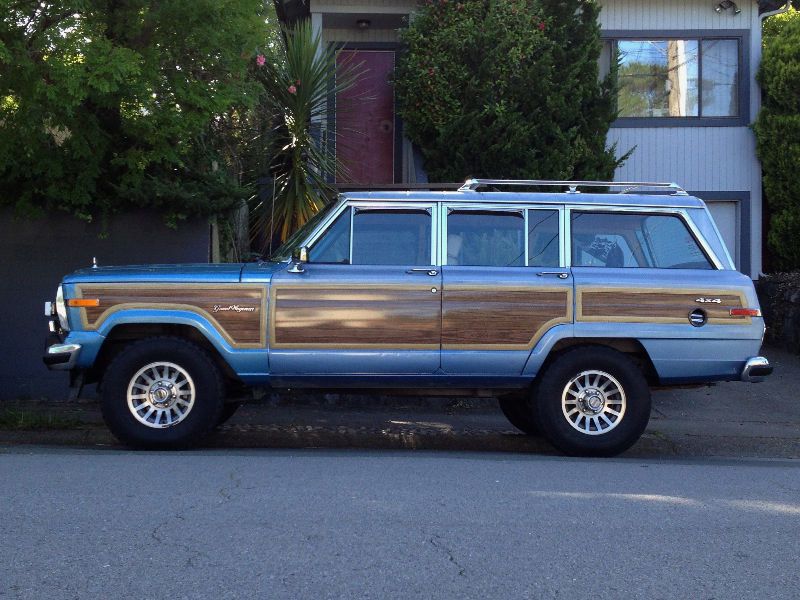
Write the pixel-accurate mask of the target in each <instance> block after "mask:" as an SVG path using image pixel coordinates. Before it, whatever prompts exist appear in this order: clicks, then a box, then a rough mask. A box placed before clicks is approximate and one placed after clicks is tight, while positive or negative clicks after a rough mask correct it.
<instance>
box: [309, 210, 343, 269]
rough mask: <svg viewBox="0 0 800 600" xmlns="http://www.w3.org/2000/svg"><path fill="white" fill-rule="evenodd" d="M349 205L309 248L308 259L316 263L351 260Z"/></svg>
mask: <svg viewBox="0 0 800 600" xmlns="http://www.w3.org/2000/svg"><path fill="white" fill-rule="evenodd" d="M351 212H352V210H351V208H350V207H348V208H347V209H346V210H345V211H344V212H343V213H342V214H341V215H339V216H338V217H336V221H334V222H333V225H331V226H330V227H329V228H328V230H327V231H326V232H325V233H324V234H323V235H322V237H321V238H319V239H318V240H317V241H316V242H315V243H314V245H313V246H312V247H311V248H309V249H308V261H309V262H314V263H342V264H347V263H349V262H350V214H351Z"/></svg>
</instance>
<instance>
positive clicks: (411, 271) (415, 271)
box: [406, 268, 439, 277]
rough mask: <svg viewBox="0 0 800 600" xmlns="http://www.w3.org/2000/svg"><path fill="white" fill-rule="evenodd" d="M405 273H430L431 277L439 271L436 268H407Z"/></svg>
mask: <svg viewBox="0 0 800 600" xmlns="http://www.w3.org/2000/svg"><path fill="white" fill-rule="evenodd" d="M406 273H408V274H409V275H421V274H423V273H424V274H426V275H430V276H431V277H435V276H436V275H438V274H439V271H437V270H436V269H421V268H420V269H409V270H408V271H406Z"/></svg>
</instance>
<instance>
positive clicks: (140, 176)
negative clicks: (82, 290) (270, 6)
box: [0, 0, 268, 220]
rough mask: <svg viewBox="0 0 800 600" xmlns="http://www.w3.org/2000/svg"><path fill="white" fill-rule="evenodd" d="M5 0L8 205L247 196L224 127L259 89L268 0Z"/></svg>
mask: <svg viewBox="0 0 800 600" xmlns="http://www.w3.org/2000/svg"><path fill="white" fill-rule="evenodd" d="M4 6H5V7H6V9H5V10H4V11H3V13H2V14H0V205H11V206H16V207H17V208H18V209H19V211H20V212H22V213H31V212H34V213H35V212H41V211H42V210H51V209H57V210H64V211H67V212H70V213H72V214H75V215H77V216H79V217H81V218H84V219H87V220H88V219H91V218H92V217H93V216H94V215H97V214H108V213H110V212H113V211H114V210H116V209H119V208H124V207H128V206H150V207H156V208H158V209H159V210H162V211H163V212H165V213H166V214H169V215H172V216H173V217H174V218H179V217H181V216H183V215H186V214H198V213H213V212H217V211H218V210H220V209H221V208H224V207H225V206H228V205H229V204H231V203H232V202H233V201H234V200H236V199H237V198H244V197H246V194H245V192H244V190H243V189H242V188H241V187H240V186H239V182H238V181H237V179H236V177H233V176H232V175H231V173H230V171H229V170H227V169H226V168H225V166H226V165H225V160H224V156H223V155H224V151H223V149H222V148H221V145H220V143H218V142H219V140H218V138H216V137H215V132H216V131H217V130H218V124H219V123H220V122H221V121H224V120H225V119H226V118H228V117H229V116H230V113H231V111H232V110H234V109H236V108H237V107H248V106H252V105H253V104H254V103H255V100H256V98H257V97H258V95H259V94H260V93H261V92H260V86H259V85H258V84H257V83H256V82H255V80H254V79H253V77H252V76H251V75H252V73H253V72H254V71H255V67H256V65H255V58H256V52H257V49H258V48H259V46H260V45H261V44H263V43H264V42H265V40H266V39H267V37H268V25H267V23H266V21H265V15H264V10H265V9H264V4H263V3H262V2H261V0H164V1H163V2H151V1H149V0H130V1H127V2H100V1H98V0H77V1H74V0H72V1H70V0H54V1H52V2H12V3H11V4H8V3H5V4H4Z"/></svg>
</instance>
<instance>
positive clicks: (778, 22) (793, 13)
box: [761, 1, 800, 47]
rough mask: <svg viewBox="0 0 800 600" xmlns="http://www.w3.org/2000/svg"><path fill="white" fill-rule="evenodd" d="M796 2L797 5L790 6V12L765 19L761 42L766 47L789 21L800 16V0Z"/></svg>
mask: <svg viewBox="0 0 800 600" xmlns="http://www.w3.org/2000/svg"><path fill="white" fill-rule="evenodd" d="M794 4H795V6H794V7H793V8H790V9H789V11H788V12H785V13H781V14H779V15H773V16H771V17H769V18H768V19H764V25H763V26H762V28H761V43H762V45H763V46H764V47H766V46H767V45H769V43H770V41H772V40H773V39H774V38H775V37H777V36H778V35H779V34H780V33H781V31H783V28H784V27H785V26H786V24H787V23H788V22H789V21H791V20H793V19H797V18H800V11H798V9H797V7H798V6H800V1H795V2H794Z"/></svg>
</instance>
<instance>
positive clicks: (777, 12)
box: [759, 0, 792, 23]
mask: <svg viewBox="0 0 800 600" xmlns="http://www.w3.org/2000/svg"><path fill="white" fill-rule="evenodd" d="M791 7H792V0H786V5H785V6H784V7H783V8H778V9H776V10H770V11H767V12H765V13H763V14H761V15H759V19H761V22H762V23H763V22H764V19H766V18H767V17H774V16H775V15H782V14H783V13H787V12H789V9H790V8H791Z"/></svg>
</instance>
